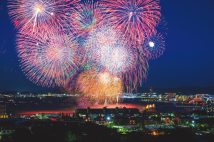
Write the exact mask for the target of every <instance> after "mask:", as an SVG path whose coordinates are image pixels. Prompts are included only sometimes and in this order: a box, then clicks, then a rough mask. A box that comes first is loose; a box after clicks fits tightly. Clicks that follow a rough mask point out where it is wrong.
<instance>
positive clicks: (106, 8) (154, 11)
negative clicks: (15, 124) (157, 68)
mask: <svg viewBox="0 0 214 142" xmlns="http://www.w3.org/2000/svg"><path fill="white" fill-rule="evenodd" d="M101 8H102V11H103V12H102V13H103V14H104V17H105V19H107V20H108V21H109V22H110V23H111V25H112V26H115V27H116V28H118V29H119V30H120V31H121V32H122V33H124V35H125V37H126V39H127V40H128V41H130V44H131V45H134V46H137V47H138V45H140V44H142V43H143V41H144V39H145V38H146V37H149V36H151V35H152V34H153V33H154V32H155V27H156V26H157V24H158V22H159V21H160V17H161V13H160V5H159V0H114V1H109V0H103V1H101Z"/></svg>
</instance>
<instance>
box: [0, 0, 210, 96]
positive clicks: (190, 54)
mask: <svg viewBox="0 0 214 142" xmlns="http://www.w3.org/2000/svg"><path fill="white" fill-rule="evenodd" d="M5 1H6V0H0V92H1V91H11V90H12V91H44V90H47V89H46V88H41V87H37V86H36V85H34V84H33V83H31V82H30V81H28V80H27V79H26V77H25V76H24V75H23V73H22V71H21V69H20V67H19V63H18V58H17V54H16V48H15V30H14V28H13V26H12V24H11V23H10V20H9V17H8V15H7V9H6V2H5ZM161 6H162V13H163V15H164V16H165V19H166V21H167V23H168V26H167V27H168V31H167V33H168V37H167V39H166V48H167V49H166V52H165V53H164V55H163V56H162V57H161V58H159V59H158V60H155V61H152V62H150V69H149V76H148V79H147V81H146V82H145V83H144V85H145V86H146V87H150V86H153V87H154V88H179V87H196V86H198V87H213V88H214V75H213V74H214V63H213V61H214V56H213V55H214V1H213V0H161ZM47 91H49V90H47Z"/></svg>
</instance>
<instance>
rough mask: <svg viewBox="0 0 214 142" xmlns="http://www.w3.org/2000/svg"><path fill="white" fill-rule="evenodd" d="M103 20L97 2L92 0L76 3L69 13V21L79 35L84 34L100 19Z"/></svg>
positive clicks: (97, 23)
mask: <svg viewBox="0 0 214 142" xmlns="http://www.w3.org/2000/svg"><path fill="white" fill-rule="evenodd" d="M101 20H103V18H102V15H101V12H100V9H99V8H98V3H97V2H94V1H93V0H86V1H85V2H83V3H82V4H79V5H77V7H76V11H75V12H73V13H71V18H70V23H71V25H72V27H74V28H75V29H76V31H77V33H78V35H80V36H83V37H84V36H86V35H87V34H88V33H89V32H91V31H92V30H93V29H94V28H96V27H97V26H98V25H99V23H100V21H101Z"/></svg>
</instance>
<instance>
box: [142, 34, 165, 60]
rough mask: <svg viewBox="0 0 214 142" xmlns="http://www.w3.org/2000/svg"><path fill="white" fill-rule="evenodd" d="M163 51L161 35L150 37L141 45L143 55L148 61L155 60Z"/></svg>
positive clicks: (163, 43) (163, 42)
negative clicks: (144, 54)
mask: <svg viewBox="0 0 214 142" xmlns="http://www.w3.org/2000/svg"><path fill="white" fill-rule="evenodd" d="M164 51H165V40H164V37H163V35H162V34H161V33H157V34H155V35H154V36H151V37H150V38H149V39H147V40H146V41H145V42H144V44H143V53H146V54H147V55H146V56H147V58H148V59H157V58H159V57H160V56H161V55H162V54H163V53H164Z"/></svg>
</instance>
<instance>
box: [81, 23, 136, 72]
mask: <svg viewBox="0 0 214 142" xmlns="http://www.w3.org/2000/svg"><path fill="white" fill-rule="evenodd" d="M85 48H86V55H87V56H88V58H89V60H91V61H92V62H93V63H95V66H97V67H98V68H100V69H104V70H108V71H110V72H111V73H113V74H115V75H118V74H121V73H124V72H126V71H129V70H131V69H132V66H135V55H134V52H133V51H132V49H131V48H129V47H128V46H127V43H126V42H125V40H124V39H123V38H121V35H120V33H119V32H118V31H116V30H115V29H113V28H112V27H110V26H102V27H100V28H97V29H95V30H94V31H93V32H91V33H90V35H89V37H88V39H87V40H86V44H85Z"/></svg>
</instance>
